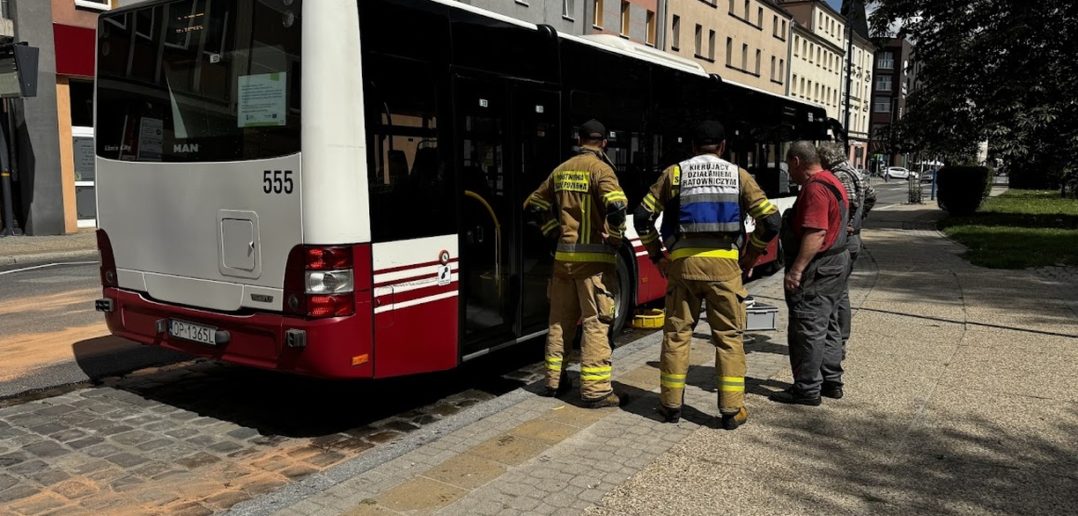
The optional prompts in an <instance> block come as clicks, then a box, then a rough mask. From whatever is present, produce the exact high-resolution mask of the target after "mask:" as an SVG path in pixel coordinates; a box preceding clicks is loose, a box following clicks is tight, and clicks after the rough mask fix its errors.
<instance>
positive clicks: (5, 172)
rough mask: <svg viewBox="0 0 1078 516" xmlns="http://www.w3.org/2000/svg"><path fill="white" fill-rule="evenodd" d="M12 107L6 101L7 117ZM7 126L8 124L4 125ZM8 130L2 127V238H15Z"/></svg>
mask: <svg viewBox="0 0 1078 516" xmlns="http://www.w3.org/2000/svg"><path fill="white" fill-rule="evenodd" d="M9 106H10V104H9V103H8V100H7V99H4V115H5V117H8V116H11V113H10V111H9V110H8V109H7V108H8V107H9ZM2 125H7V124H2ZM7 132H8V131H7V130H6V128H4V127H0V145H2V146H3V148H0V191H2V195H3V197H2V198H3V202H4V229H3V230H2V231H0V236H14V235H15V207H14V205H13V203H14V201H13V200H12V193H11V192H12V186H11V168H12V167H11V166H10V165H11V163H10V161H11V160H10V159H9V154H8V138H7Z"/></svg>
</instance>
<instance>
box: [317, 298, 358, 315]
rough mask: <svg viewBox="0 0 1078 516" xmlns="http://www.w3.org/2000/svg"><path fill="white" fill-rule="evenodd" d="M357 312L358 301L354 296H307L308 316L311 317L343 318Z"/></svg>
mask: <svg viewBox="0 0 1078 516" xmlns="http://www.w3.org/2000/svg"><path fill="white" fill-rule="evenodd" d="M355 311H356V301H355V297H354V296H353V295H352V294H338V295H332V296H325V295H310V296H307V315H309V316H311V317H316V318H317V317H342V316H345V315H352V314H354V313H355Z"/></svg>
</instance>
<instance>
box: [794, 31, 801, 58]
mask: <svg viewBox="0 0 1078 516" xmlns="http://www.w3.org/2000/svg"><path fill="white" fill-rule="evenodd" d="M800 47H801V36H798V35H797V34H794V57H801V52H800Z"/></svg>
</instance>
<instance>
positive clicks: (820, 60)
mask: <svg viewBox="0 0 1078 516" xmlns="http://www.w3.org/2000/svg"><path fill="white" fill-rule="evenodd" d="M816 66H823V47H819V46H817V47H816Z"/></svg>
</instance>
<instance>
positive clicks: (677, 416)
mask: <svg viewBox="0 0 1078 516" xmlns="http://www.w3.org/2000/svg"><path fill="white" fill-rule="evenodd" d="M659 415H660V416H662V418H663V423H677V422H678V421H681V407H677V408H670V407H667V406H666V405H662V404H660V405H659Z"/></svg>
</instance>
